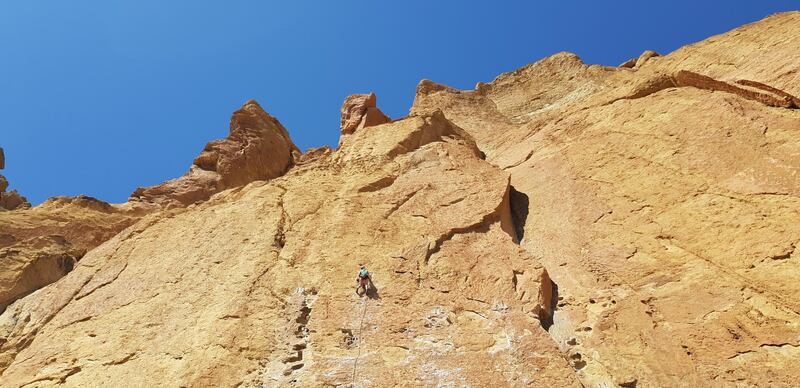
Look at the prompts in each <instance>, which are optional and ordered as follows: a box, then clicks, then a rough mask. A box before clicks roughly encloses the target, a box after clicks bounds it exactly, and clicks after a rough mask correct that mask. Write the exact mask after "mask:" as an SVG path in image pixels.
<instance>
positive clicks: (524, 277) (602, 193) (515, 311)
mask: <svg viewBox="0 0 800 388" xmlns="http://www.w3.org/2000/svg"><path fill="white" fill-rule="evenodd" d="M798 30H800V13H798V12H793V13H785V14H779V15H774V16H772V17H769V18H767V19H765V20H762V21H760V22H758V23H754V24H751V25H747V26H743V27H741V28H739V29H736V30H733V31H731V32H729V33H726V34H723V35H720V36H716V37H712V38H709V39H708V40H706V41H703V42H699V43H696V44H693V45H690V46H687V47H684V48H682V49H679V50H677V51H675V52H673V53H670V54H667V55H664V56H658V55H656V54H655V53H654V52H645V53H644V54H642V55H641V56H640V57H639V58H638V59H637V60H636V61H634V62H632V63H631V62H629V63H626V64H624V66H620V67H603V66H597V65H587V64H584V63H583V62H582V61H581V60H580V58H578V57H577V56H576V55H574V54H570V53H559V54H556V55H553V56H551V57H549V58H545V59H543V60H541V61H538V62H536V63H533V64H530V65H527V66H525V67H523V68H521V69H518V70H515V71H513V72H510V73H506V74H503V75H500V76H498V77H497V78H496V79H495V80H493V81H492V82H489V83H478V84H477V85H476V87H475V89H474V90H457V89H454V88H450V87H447V86H444V85H440V84H437V83H435V82H433V81H428V80H424V81H422V82H420V83H419V85H418V86H417V94H416V98H415V100H414V104H413V106H412V108H411V113H410V115H409V116H408V117H406V118H403V119H399V120H395V121H390V120H389V119H388V117H385V115H383V114H382V113H380V111H379V110H378V109H377V106H376V103H375V98H374V95H356V96H353V97H350V98H348V99H347V100H346V101H345V104H344V105H343V107H342V126H341V127H342V140H343V141H341V142H340V147H339V148H338V149H336V150H331V149H329V148H320V149H315V150H310V151H308V152H306V153H305V154H303V155H298V154H297V152H295V151H296V148H295V147H294V146H293V145H292V143H291V141H290V140H289V138H288V134H287V132H286V130H285V129H283V127H282V126H280V124H279V123H278V122H277V120H274V119H273V118H271V117H270V116H269V115H267V114H266V113H264V112H263V110H261V109H260V107H258V106H257V105H254V103H248V104H246V105H245V107H244V108H243V109H242V110H241V111H239V112H237V113H236V114H234V118H233V119H232V125H231V135H230V136H229V138H228V139H226V140H223V141H222V142H212V143H209V146H207V147H206V150H205V151H204V152H203V153H202V154H201V155H200V156H199V157H198V158H197V159H196V160H195V162H194V165H193V169H192V171H190V172H189V173H188V174H187V175H185V176H184V177H182V178H179V179H177V180H175V181H170V182H166V183H164V184H162V185H159V186H155V187H153V188H147V189H140V190H137V193H135V195H134V198H133V199H134V201H132V202H138V203H140V204H141V203H147V202H154V203H157V204H162V205H166V206H163V207H162V206H156V207H148V212H149V214H147V215H143V216H142V214H139V215H137V217H142V218H141V219H140V220H138V221H137V222H136V223H135V224H133V225H132V226H130V227H128V228H126V229H125V230H124V231H122V232H121V233H118V234H116V235H114V236H113V237H111V238H110V239H108V240H107V241H105V240H106V238H108V236H107V235H104V236H103V237H102V238H98V239H96V240H95V241H98V243H99V242H101V240H102V241H105V242H103V243H102V244H100V245H99V246H97V247H94V248H93V249H92V246H87V247H86V248H87V249H89V251H88V253H86V254H85V256H83V257H82V258H81V259H80V260H79V261H77V262H76V261H75V260H72V261H70V260H68V259H69V255H67V259H66V260H60V261H59V260H55V261H54V262H56V263H61V264H64V265H66V266H73V267H74V269H73V270H72V271H71V272H69V273H68V274H67V275H66V276H65V277H63V278H62V279H60V280H58V281H56V282H55V283H53V284H50V285H49V286H46V287H43V288H41V289H39V290H38V291H35V292H33V293H31V294H29V295H27V296H24V297H22V298H20V299H18V300H16V301H15V302H13V303H12V304H10V305H9V306H8V307H7V309H6V311H5V312H3V313H2V315H0V381H2V383H3V385H8V386H15V387H16V386H52V385H60V384H63V385H66V386H90V385H96V384H98V383H99V382H102V383H103V384H105V385H109V386H156V385H166V386H350V385H353V386H365V387H366V386H394V385H397V386H581V385H582V386H591V387H608V386H623V387H637V386H638V387H656V386H687V385H688V386H796V385H798V384H800V373H798V372H797V368H796V367H795V364H796V363H797V359H799V358H800V304H798V302H797V300H798V298H797V297H798V296H799V295H800V261H798V260H800V255H798V253H796V252H795V250H796V249H795V247H796V246H797V244H798V243H800V226H798V223H797V222H796V221H797V220H798V219H799V217H800V201H798V197H800V174H798V169H800V110H798V109H797V108H798V104H797V101H798V100H797V97H796V96H798V94H800V89H798V88H799V87H800V86H798V85H800V82H798V81H800V79H798V77H800V58H798V57H799V56H800V52H798V50H797V47H800V35H798V34H797V33H796V31H798ZM370 112H372V113H370ZM378 113H380V114H378ZM368 116H369V117H371V118H368ZM240 139H246V140H240ZM345 139H346V141H344V140H345ZM249 144H253V148H248V147H247V146H246V145H249ZM243 146H244V148H241V147H243ZM234 149H244V150H246V151H244V152H231V150H234ZM212 195H213V196H212ZM206 199H207V200H206ZM203 200H206V201H204V202H203ZM198 201H199V202H198ZM126 206H133V205H132V204H128V205H126ZM35 211H36V208H34V209H32V210H30V211H27V212H20V211H16V212H9V213H8V214H15V215H18V216H19V217H22V218H20V220H22V221H20V222H23V221H24V220H27V218H25V215H27V214H34V213H33V212H35ZM0 225H2V224H0ZM20 233H21V232H15V234H14V235H18V234H20ZM111 233H115V232H112V231H109V234H111ZM65 239H66V240H69V237H65ZM25 244H26V245H25V249H28V250H29V251H31V250H34V249H37V250H40V251H42V252H49V250H51V249H52V247H53V246H54V245H57V244H59V240H58V239H56V238H44V237H42V236H39V235H36V236H33V237H32V238H31V239H29V240H26V243H25ZM68 253H69V252H68ZM359 264H366V265H367V267H368V268H369V269H370V270H371V271H372V272H373V274H374V279H373V280H374V283H375V285H376V286H377V289H376V290H372V291H371V292H370V293H369V294H368V297H365V298H359V297H358V296H356V294H355V293H354V292H353V291H354V280H355V279H354V277H355V273H356V271H357V268H358V265H359ZM33 273H36V274H41V275H42V277H46V276H48V274H47V273H46V272H41V271H34V272H33ZM26 276H27V275H26ZM28 278H30V277H28Z"/></svg>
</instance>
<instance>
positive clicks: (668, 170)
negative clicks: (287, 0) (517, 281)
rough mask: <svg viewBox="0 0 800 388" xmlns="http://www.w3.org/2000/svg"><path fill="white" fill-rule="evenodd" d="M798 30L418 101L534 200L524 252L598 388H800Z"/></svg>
mask: <svg viewBox="0 0 800 388" xmlns="http://www.w3.org/2000/svg"><path fill="white" fill-rule="evenodd" d="M797 28H800V13H797V12H793V13H787V14H780V15H775V16H772V17H769V18H767V19H765V20H764V21H761V22H759V23H756V24H752V25H748V26H745V27H742V28H739V29H737V30H734V31H732V32H730V33H727V34H724V35H721V36H718V37H714V38H712V39H709V40H707V41H704V42H700V43H697V44H694V45H691V46H687V47H685V48H682V49H680V50H678V51H676V52H674V53H672V54H669V55H667V56H664V57H660V58H659V59H658V60H657V61H653V62H649V61H648V62H647V65H646V66H644V67H640V66H637V68H636V71H635V72H631V71H628V70H626V69H620V70H617V69H597V68H595V67H593V66H586V65H582V64H579V63H577V62H576V61H575V60H574V59H568V57H565V56H564V55H563V54H560V55H557V56H555V57H553V58H548V59H545V60H542V61H540V62H538V63H536V64H533V65H530V66H528V67H526V68H524V71H516V72H512V73H509V74H506V75H503V76H500V77H498V79H496V80H495V81H494V82H492V83H489V84H484V85H482V86H481V87H480V88H476V90H474V91H457V90H452V89H449V88H447V87H440V88H438V89H437V90H435V91H434V92H422V93H418V95H417V98H416V100H415V102H414V106H413V108H412V112H414V113H416V114H424V113H425V112H430V111H433V110H436V109H441V110H443V111H444V113H445V115H446V116H447V117H448V118H449V119H450V120H452V121H453V122H454V123H455V124H457V125H459V126H461V127H463V128H465V129H466V130H468V131H469V132H470V133H471V134H472V135H473V136H474V137H475V138H476V139H477V140H478V146H479V147H480V148H481V150H482V151H484V152H485V153H486V154H487V156H488V157H487V161H489V162H490V163H492V164H494V165H496V166H498V167H500V168H502V169H503V170H504V171H506V172H508V173H509V174H510V175H511V183H512V185H513V186H514V188H515V189H516V190H517V191H518V192H519V193H522V194H524V195H525V196H526V198H527V199H528V201H529V206H528V215H527V220H528V221H527V222H526V223H525V224H524V227H523V228H522V229H523V233H524V238H523V239H522V244H521V245H522V246H523V247H524V248H525V249H526V250H527V251H528V252H531V253H533V254H535V255H537V256H540V257H542V260H543V262H544V264H545V267H547V268H548V270H549V275H550V276H551V277H552V279H553V281H554V282H555V283H556V284H557V285H558V292H559V297H560V298H563V299H562V300H561V301H560V302H559V304H558V306H557V308H556V311H555V313H554V317H553V320H554V323H553V325H552V326H551V327H550V329H549V332H550V334H551V335H552V336H553V338H554V339H555V340H556V341H557V342H558V343H559V346H560V348H561V349H562V351H564V352H565V354H567V355H569V357H570V359H572V360H579V361H580V363H579V364H573V365H574V366H575V367H576V369H577V370H578V371H577V373H576V374H577V376H578V377H579V378H580V380H581V381H582V383H583V384H584V385H586V386H603V385H606V386H607V385H609V384H610V385H613V384H619V385H625V384H627V385H626V386H633V385H636V384H639V386H680V385H692V386H698V385H700V386H707V385H722V386H726V385H744V386H759V385H763V386H774V385H777V386H792V385H796V384H797V383H798V382H799V381H800V374H798V372H797V371H796V370H795V369H796V368H794V367H793V366H792V365H793V364H794V363H795V362H796V361H795V360H796V359H797V358H798V357H800V342H798V339H799V338H800V305H798V303H797V302H796V301H797V297H798V296H800V287H799V286H798V284H800V283H798V280H800V264H799V263H800V262H798V261H797V260H798V256H797V254H796V253H795V246H796V245H797V244H798V241H800V226H798V224H797V222H795V221H793V220H796V219H798V217H800V202H798V201H797V195H798V193H800V178H798V177H800V174H798V170H800V158H798V155H800V137H799V136H800V135H799V134H800V111H798V110H796V109H795V107H796V106H797V105H796V98H795V97H794V96H796V95H797V93H798V86H797V85H799V83H798V82H797V80H798V78H797V74H799V73H798V71H800V68H798V66H800V65H799V64H800V61H798V55H800V54H798V51H797V50H796V49H794V47H798V45H800V36H798V35H797V34H795V33H794V32H792V31H796V30H797ZM564 59H568V60H569V61H571V62H572V63H575V65H574V66H564V69H563V70H556V71H553V70H551V63H553V62H555V61H558V62H561V61H563V60H564ZM723 64H724V65H723ZM529 74H535V76H530V75H529ZM565 74H569V75H570V76H573V77H574V78H573V79H577V80H578V83H579V84H580V85H581V86H580V87H579V88H575V86H573V85H571V84H570V83H568V82H562V81H561V80H562V79H563V78H564V77H565ZM495 83H500V84H503V85H508V86H506V87H505V90H506V91H505V92H504V93H503V94H497V93H496V92H495V88H496V86H495ZM545 91H546V93H548V94H549V95H548V96H547V97H546V98H543V99H539V100H530V99H529V98H528V97H526V98H523V99H521V101H523V102H524V101H536V104H529V105H525V104H514V105H512V106H514V107H516V106H519V107H520V108H524V109H508V108H506V107H507V106H508V105H507V104H506V102H507V101H514V99H513V97H511V98H510V97H509V96H530V95H536V93H545ZM586 91H589V92H588V93H586ZM576 93H581V95H582V97H581V98H579V99H576V98H573V96H575V95H576Z"/></svg>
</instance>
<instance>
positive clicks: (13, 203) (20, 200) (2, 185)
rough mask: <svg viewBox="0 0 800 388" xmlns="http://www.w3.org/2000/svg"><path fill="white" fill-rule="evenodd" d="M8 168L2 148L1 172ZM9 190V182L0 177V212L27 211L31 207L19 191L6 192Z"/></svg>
mask: <svg viewBox="0 0 800 388" xmlns="http://www.w3.org/2000/svg"><path fill="white" fill-rule="evenodd" d="M5 167H6V157H5V153H4V152H3V149H2V148H0V170H2V169H4V168H5ZM7 188H8V180H7V179H6V177H4V176H3V175H0V211H3V210H15V209H27V208H29V207H31V204H30V203H29V202H28V200H27V199H26V198H25V197H23V196H22V195H20V194H19V193H18V192H17V190H11V191H9V192H6V189H7Z"/></svg>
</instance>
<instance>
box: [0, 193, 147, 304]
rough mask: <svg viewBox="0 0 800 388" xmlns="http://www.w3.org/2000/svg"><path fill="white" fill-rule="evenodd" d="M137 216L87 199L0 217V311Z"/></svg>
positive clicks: (135, 212) (63, 199)
mask: <svg viewBox="0 0 800 388" xmlns="http://www.w3.org/2000/svg"><path fill="white" fill-rule="evenodd" d="M142 214H143V211H142V210H137V209H134V208H133V207H132V206H130V205H116V206H115V205H109V204H107V203H105V202H102V201H99V200H97V199H94V198H91V197H86V196H79V197H53V198H50V199H49V200H47V201H46V202H44V203H43V204H41V205H39V206H36V207H34V208H32V209H30V210H24V211H22V210H17V211H8V212H2V213H0V311H3V310H5V308H6V306H7V305H8V304H9V303H11V302H13V301H14V300H16V299H18V298H20V297H22V296H24V295H27V294H29V293H31V292H33V291H35V290H37V289H39V288H41V287H43V286H45V285H48V284H50V283H52V282H54V281H56V280H58V279H60V278H61V277H62V276H64V275H66V274H67V273H68V272H69V271H70V270H72V268H73V266H74V264H75V262H77V261H78V260H80V258H81V257H82V256H83V255H84V253H86V252H87V251H88V250H91V249H92V248H94V247H96V246H98V245H100V244H101V243H103V242H105V241H106V240H108V239H110V238H111V237H113V236H114V235H115V234H117V233H119V232H120V231H122V230H123V229H124V228H126V227H128V226H129V225H131V224H133V223H134V222H135V221H136V220H137V219H138V218H139V217H140V216H141V215H142Z"/></svg>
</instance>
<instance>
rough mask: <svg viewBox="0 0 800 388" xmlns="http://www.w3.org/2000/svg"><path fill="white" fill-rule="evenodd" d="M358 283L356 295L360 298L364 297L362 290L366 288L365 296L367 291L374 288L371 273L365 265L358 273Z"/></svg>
mask: <svg viewBox="0 0 800 388" xmlns="http://www.w3.org/2000/svg"><path fill="white" fill-rule="evenodd" d="M356 283H357V284H358V286H357V287H356V294H358V296H362V295H363V294H361V293H360V292H359V290H360V289H361V288H364V294H366V293H367V290H369V289H371V288H372V277H371V276H370V274H369V271H367V267H365V266H363V265H362V266H361V269H360V270H359V271H358V277H357V278H356Z"/></svg>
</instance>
